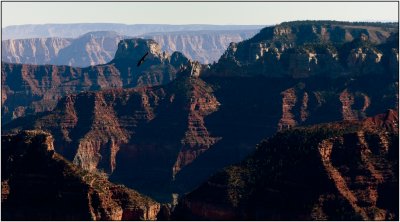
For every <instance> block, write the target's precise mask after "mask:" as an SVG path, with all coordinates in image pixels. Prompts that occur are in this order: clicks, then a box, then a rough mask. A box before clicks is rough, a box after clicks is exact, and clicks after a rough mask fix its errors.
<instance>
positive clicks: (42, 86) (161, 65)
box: [1, 39, 187, 123]
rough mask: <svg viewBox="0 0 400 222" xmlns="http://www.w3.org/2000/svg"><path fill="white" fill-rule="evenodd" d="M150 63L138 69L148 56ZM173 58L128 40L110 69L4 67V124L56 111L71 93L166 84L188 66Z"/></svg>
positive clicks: (152, 46)
mask: <svg viewBox="0 0 400 222" xmlns="http://www.w3.org/2000/svg"><path fill="white" fill-rule="evenodd" d="M146 52H149V55H148V56H147V57H146V61H145V62H144V63H143V64H142V65H141V66H139V67H137V66H136V64H137V62H138V61H139V60H140V58H141V57H142V56H143V55H144V54H145V53H146ZM173 58H174V60H173V62H172V63H171V62H170V61H171V57H170V55H169V54H167V53H164V52H161V50H160V47H159V46H158V45H157V43H155V42H154V41H151V40H142V39H133V40H124V41H121V42H120V44H119V48H118V50H117V52H116V55H115V59H114V60H113V61H111V62H110V63H109V64H107V65H98V66H90V67H87V68H76V67H69V66H55V65H43V66H39V65H20V64H9V63H3V64H2V70H1V74H2V90H3V97H2V112H3V115H2V122H3V123H6V122H8V121H10V120H11V119H15V118H17V117H20V116H24V115H27V114H32V113H36V112H41V111H48V110H51V109H53V108H54V106H55V105H56V103H57V101H58V99H59V98H61V97H62V96H64V95H67V94H70V93H77V92H81V91H87V90H99V89H107V88H122V87H134V86H143V85H158V84H165V83H168V82H169V81H171V80H173V79H174V78H175V74H176V72H177V69H179V68H180V67H181V65H184V64H185V63H186V62H187V59H186V58H185V57H184V56H183V55H182V54H179V53H178V54H175V56H174V57H173Z"/></svg>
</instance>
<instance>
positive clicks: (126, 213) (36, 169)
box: [1, 130, 160, 220]
mask: <svg viewBox="0 0 400 222" xmlns="http://www.w3.org/2000/svg"><path fill="white" fill-rule="evenodd" d="M53 141H54V139H53V137H52V136H51V135H50V134H48V133H45V132H43V131H37V130H36V131H22V132H19V133H18V134H13V135H5V136H2V141H1V144H2V150H1V154H2V155H1V157H2V177H1V193H2V198H1V203H2V206H1V209H2V219H4V220H155V219H156V215H157V213H158V211H159V209H160V205H159V204H158V203H157V202H155V201H153V200H151V199H150V198H148V197H145V196H142V195H141V194H139V193H137V192H136V191H134V190H130V189H128V188H126V187H124V186H122V185H115V184H112V183H110V182H109V181H108V180H107V177H106V176H105V175H102V174H100V173H96V172H93V173H89V172H87V171H84V170H82V169H80V168H79V167H77V166H75V165H73V164H72V163H70V162H68V161H67V160H65V159H64V158H63V157H62V156H61V155H59V154H58V153H56V152H55V151H54V145H53Z"/></svg>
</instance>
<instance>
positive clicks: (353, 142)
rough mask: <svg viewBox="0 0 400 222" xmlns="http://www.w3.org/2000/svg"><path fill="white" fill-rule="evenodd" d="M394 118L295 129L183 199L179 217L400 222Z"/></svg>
mask: <svg viewBox="0 0 400 222" xmlns="http://www.w3.org/2000/svg"><path fill="white" fill-rule="evenodd" d="M398 124H399V121H398V113H397V112H395V111H393V110H389V111H388V112H387V113H386V114H384V115H379V116H376V117H372V118H367V119H366V120H364V121H362V122H355V121H352V122H342V123H330V124H322V125H316V126H310V127H306V128H294V129H291V130H288V131H283V132H280V133H277V134H276V135H275V136H273V137H271V138H269V139H267V140H265V141H263V142H261V144H259V145H258V146H257V150H256V151H255V153H254V154H253V155H251V156H249V157H248V158H247V159H246V160H244V161H243V162H242V163H240V164H236V165H234V166H230V167H228V168H226V169H224V170H223V171H222V172H219V173H217V174H216V175H214V176H213V177H211V178H210V179H209V180H208V181H207V182H205V183H204V184H203V185H201V186H200V187H199V188H197V189H196V190H195V191H193V192H191V193H189V194H188V195H185V196H184V198H182V199H181V200H180V203H179V205H178V207H177V209H176V211H175V215H174V216H173V217H176V219H184V220H189V219H202V220H354V219H355V220H398V217H399V215H398V210H399V205H398V194H399V190H398V185H399V181H398V147H399V144H398V139H399V137H398V130H399V128H398V127H399V125H398Z"/></svg>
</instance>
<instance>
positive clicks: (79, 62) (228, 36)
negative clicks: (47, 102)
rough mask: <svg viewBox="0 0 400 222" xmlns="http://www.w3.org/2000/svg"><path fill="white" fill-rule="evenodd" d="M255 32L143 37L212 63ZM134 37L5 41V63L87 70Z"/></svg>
mask: <svg viewBox="0 0 400 222" xmlns="http://www.w3.org/2000/svg"><path fill="white" fill-rule="evenodd" d="M257 32H258V29H252V30H228V31H221V30H207V31H180V32H165V33H153V34H145V35H140V36H138V37H141V38H147V39H154V40H155V41H156V42H158V43H159V45H160V46H161V48H162V50H163V51H166V52H169V53H173V52H174V51H180V52H182V53H183V54H185V56H187V57H188V58H190V59H193V60H197V61H200V62H201V63H212V62H215V61H217V60H218V59H219V57H220V56H221V55H222V53H223V52H224V51H225V50H226V48H227V47H228V45H229V44H230V43H231V42H240V41H243V40H245V39H248V38H251V37H252V36H253V35H255V34H256V33H257ZM127 38H132V37H129V36H127V35H122V34H118V33H116V32H114V31H96V32H89V33H86V34H84V35H81V36H79V37H78V38H60V37H49V38H28V39H27V38H25V39H9V40H3V41H2V61H3V62H10V63H22V64H36V65H45V64H52V65H69V66H75V67H86V66H91V65H98V64H105V63H107V62H109V61H111V60H112V59H113V57H114V55H115V52H116V50H117V45H118V42H119V41H120V40H122V39H127Z"/></svg>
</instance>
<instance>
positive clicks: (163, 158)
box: [11, 58, 220, 192]
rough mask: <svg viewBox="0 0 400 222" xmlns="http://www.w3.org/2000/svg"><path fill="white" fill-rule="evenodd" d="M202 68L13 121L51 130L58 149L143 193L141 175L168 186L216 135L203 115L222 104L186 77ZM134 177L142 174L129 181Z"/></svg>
mask: <svg viewBox="0 0 400 222" xmlns="http://www.w3.org/2000/svg"><path fill="white" fill-rule="evenodd" d="M149 59H151V58H149ZM199 66H200V64H199V63H193V65H190V66H189V67H185V68H184V69H183V71H182V72H181V73H180V74H179V75H180V77H179V79H177V80H176V81H174V82H172V83H170V84H168V85H166V86H163V87H153V88H147V87H140V88H134V89H125V90H123V89H110V90H102V91H100V92H85V93H80V94H77V95H68V96H66V97H63V98H62V99H61V100H60V102H59V103H58V105H57V106H56V108H55V109H54V110H53V111H52V112H51V113H50V114H49V115H48V114H44V115H43V116H40V117H39V116H37V117H38V118H35V119H31V120H32V121H31V120H27V119H29V118H28V117H27V118H25V119H24V118H22V119H20V120H16V122H14V123H15V124H16V125H14V123H12V125H14V126H17V128H20V127H21V128H26V129H32V128H38V129H43V130H47V131H50V132H52V133H53V134H54V136H55V143H56V147H57V149H58V150H57V152H59V153H60V154H62V155H63V156H65V157H66V158H68V159H69V160H70V161H73V163H75V164H76V165H78V166H80V167H82V168H83V169H85V170H88V171H96V170H97V169H101V170H103V171H104V172H106V173H108V174H110V175H111V177H112V178H114V179H115V180H118V181H122V182H124V183H125V184H127V185H130V186H132V187H138V189H145V192H146V191H147V192H148V188H147V187H139V186H138V184H148V183H150V181H143V180H144V178H149V177H151V178H153V179H152V180H156V181H159V182H157V184H159V183H164V184H168V183H169V182H171V181H172V180H173V178H174V177H175V175H176V174H177V173H178V172H180V171H181V169H182V168H185V167H187V166H188V165H190V164H191V163H192V162H193V161H194V160H196V159H197V158H198V157H199V156H200V155H202V154H203V153H204V152H206V151H207V150H208V149H210V148H211V147H212V146H213V145H214V144H215V143H216V142H217V141H218V139H219V138H217V137H215V136H213V135H212V134H211V133H210V132H209V131H208V129H207V127H206V124H205V121H204V118H205V117H206V116H208V115H210V114H212V113H214V112H216V111H217V110H218V106H219V105H220V104H219V102H218V100H217V99H216V97H215V96H214V95H213V90H212V89H211V88H210V87H209V86H208V85H207V84H206V83H205V82H204V81H202V80H201V79H199V78H198V77H195V76H196V75H191V73H193V72H196V71H193V70H196V69H198V68H199ZM19 121H22V122H25V123H24V124H21V123H22V122H19ZM11 128H13V126H11ZM17 128H14V129H17ZM143 147H146V149H143ZM141 168H143V169H145V170H143V171H142V170H139V169H141ZM132 169H137V170H134V171H132ZM126 172H129V174H128V176H127V173H126ZM148 172H150V176H149V175H148ZM132 176H134V177H139V178H141V179H139V180H131V177H132ZM132 181H133V182H132ZM146 189H147V190H146Z"/></svg>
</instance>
